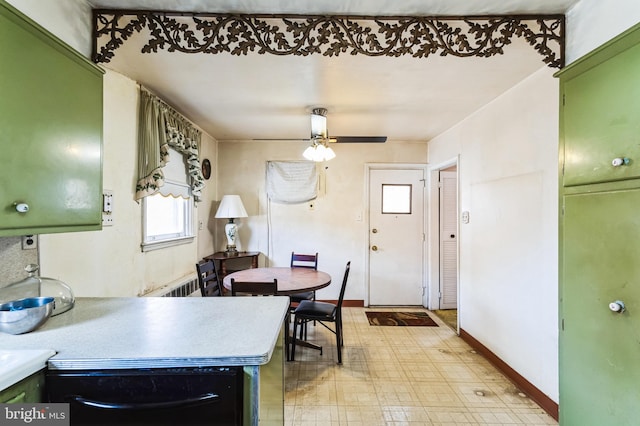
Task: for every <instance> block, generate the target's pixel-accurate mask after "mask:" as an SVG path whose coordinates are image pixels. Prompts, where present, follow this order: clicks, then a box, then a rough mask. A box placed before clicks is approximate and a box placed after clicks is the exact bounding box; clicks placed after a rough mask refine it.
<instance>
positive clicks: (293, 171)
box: [266, 161, 318, 204]
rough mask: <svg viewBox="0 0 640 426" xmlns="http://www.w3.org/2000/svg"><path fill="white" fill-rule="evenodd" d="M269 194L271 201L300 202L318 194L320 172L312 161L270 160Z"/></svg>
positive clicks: (311, 198)
mask: <svg viewBox="0 0 640 426" xmlns="http://www.w3.org/2000/svg"><path fill="white" fill-rule="evenodd" d="M266 186H267V195H268V197H269V199H270V200H271V201H274V202H277V203H284V204H298V203H304V202H307V201H310V200H314V199H315V198H317V196H318V173H317V170H316V164H315V163H314V162H311V161H268V162H267V185H266Z"/></svg>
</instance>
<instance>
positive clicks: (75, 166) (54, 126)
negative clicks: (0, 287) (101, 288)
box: [0, 1, 103, 236]
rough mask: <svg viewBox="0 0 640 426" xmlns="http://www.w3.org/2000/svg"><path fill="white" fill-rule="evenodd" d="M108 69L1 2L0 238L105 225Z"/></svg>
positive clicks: (92, 228)
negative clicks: (104, 105)
mask: <svg viewBox="0 0 640 426" xmlns="http://www.w3.org/2000/svg"><path fill="white" fill-rule="evenodd" d="M102 74H103V71H102V70H101V69H100V68H98V67H97V66H95V65H94V64H92V63H91V62H90V61H88V60H87V59H85V58H84V57H83V56H81V55H80V54H78V53H77V52H76V51H74V50H73V49H71V48H70V47H68V46H66V45H65V44H63V43H62V42H60V41H59V40H57V39H56V38H55V37H53V36H52V35H50V34H49V33H47V32H46V31H45V30H43V29H42V28H40V27H39V26H37V25H36V24H34V23H33V22H32V21H31V20H29V19H28V18H25V17H24V16H23V15H21V14H20V13H19V12H17V11H16V10H15V9H14V8H12V7H11V6H9V5H7V4H6V3H5V2H2V1H0V149H1V150H2V152H1V154H0V236H9V235H25V234H43V233H53V232H71V231H86V230H97V229H101V210H102V200H101V199H102ZM27 209H28V210H27ZM18 210H27V211H23V212H19V211H18Z"/></svg>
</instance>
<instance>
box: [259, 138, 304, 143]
mask: <svg viewBox="0 0 640 426" xmlns="http://www.w3.org/2000/svg"><path fill="white" fill-rule="evenodd" d="M251 140H252V141H299V142H309V141H310V140H311V139H308V138H307V139H304V138H253V139H251Z"/></svg>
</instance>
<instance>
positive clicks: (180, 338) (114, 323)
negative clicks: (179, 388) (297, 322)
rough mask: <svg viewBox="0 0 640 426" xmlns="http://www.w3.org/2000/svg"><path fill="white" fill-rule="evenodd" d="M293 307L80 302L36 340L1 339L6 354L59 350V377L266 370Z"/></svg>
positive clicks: (283, 301) (224, 300)
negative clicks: (86, 372) (128, 371)
mask: <svg viewBox="0 0 640 426" xmlns="http://www.w3.org/2000/svg"><path fill="white" fill-rule="evenodd" d="M288 307H289V298H288V297H205V298H201V297H131V298H76V304H75V307H74V308H73V309H71V310H70V311H68V312H65V313H64V314H61V315H57V316H55V317H51V318H49V320H48V321H47V322H46V323H45V324H44V325H43V326H41V327H40V328H38V329H36V330H34V331H32V332H30V333H26V334H21V335H10V334H3V333H0V349H2V350H12V351H13V350H22V349H29V350H34V349H37V350H41V349H52V350H55V351H56V355H54V356H53V357H51V358H50V359H49V362H48V367H49V368H50V369H59V370H62V369H74V370H78V369H116V368H171V367H200V366H241V365H263V364H266V363H268V362H269V360H270V359H271V354H272V352H273V349H274V347H275V344H276V342H277V339H278V336H279V332H280V328H281V327H282V325H283V322H284V318H285V315H286V312H287V309H288ZM0 389H2V388H1V387H0Z"/></svg>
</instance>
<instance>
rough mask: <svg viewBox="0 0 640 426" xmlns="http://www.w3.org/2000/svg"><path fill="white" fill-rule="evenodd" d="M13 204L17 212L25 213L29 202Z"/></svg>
mask: <svg viewBox="0 0 640 426" xmlns="http://www.w3.org/2000/svg"><path fill="white" fill-rule="evenodd" d="M14 206H16V211H17V212H18V213H26V212H28V211H29V204H27V203H15V204H14Z"/></svg>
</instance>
